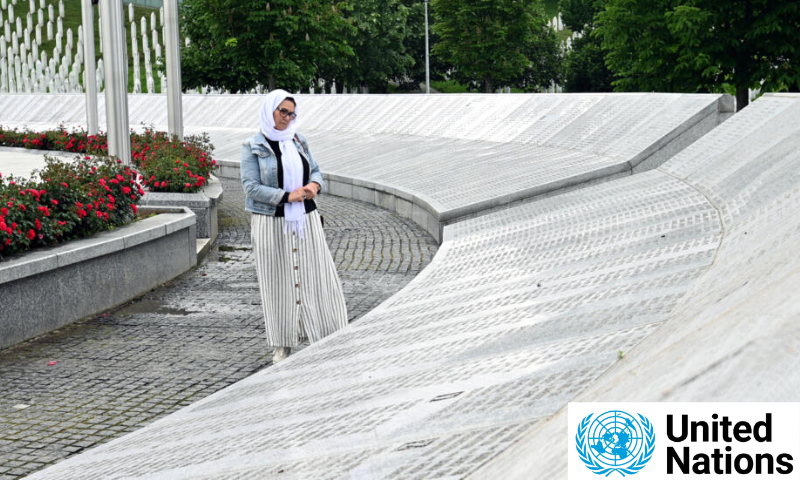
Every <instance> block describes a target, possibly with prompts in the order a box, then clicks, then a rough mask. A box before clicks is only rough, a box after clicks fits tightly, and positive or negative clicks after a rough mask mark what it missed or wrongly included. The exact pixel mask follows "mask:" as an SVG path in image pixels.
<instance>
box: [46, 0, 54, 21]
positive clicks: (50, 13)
mask: <svg viewBox="0 0 800 480" xmlns="http://www.w3.org/2000/svg"><path fill="white" fill-rule="evenodd" d="M53 17H55V13H53V5H52V4H51V5H48V6H47V21H48V22H55V19H54V18H53Z"/></svg>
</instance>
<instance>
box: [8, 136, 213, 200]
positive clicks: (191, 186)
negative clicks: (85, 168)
mask: <svg viewBox="0 0 800 480" xmlns="http://www.w3.org/2000/svg"><path fill="white" fill-rule="evenodd" d="M0 146H8V147H23V148H29V149H38V150H58V151H65V152H76V153H83V154H90V155H98V156H101V157H102V156H105V155H107V154H108V142H107V140H106V137H105V135H104V134H102V133H101V134H99V135H88V134H87V133H86V131H85V130H81V129H79V130H76V131H74V132H68V131H67V130H66V129H64V127H63V126H59V128H57V129H55V130H46V131H44V132H36V131H32V130H27V129H25V130H19V129H16V128H14V129H5V128H3V127H2V126H0ZM213 150H214V146H213V145H212V144H211V142H210V141H209V137H208V134H206V133H204V134H202V135H189V136H187V137H185V139H184V141H183V142H181V141H179V140H178V139H177V138H176V137H170V136H169V135H168V134H167V133H166V132H156V131H155V130H154V129H153V128H152V127H150V128H146V129H145V131H144V133H141V134H139V133H135V132H132V133H131V160H132V162H133V164H134V165H136V166H137V168H139V169H140V170H141V172H142V174H143V175H144V178H143V179H142V185H144V186H147V187H149V189H150V190H151V191H161V192H196V191H198V190H200V189H201V188H203V186H204V185H205V183H206V182H207V181H208V178H209V176H210V174H211V172H212V170H213V169H214V168H216V163H217V162H216V160H214V159H213V158H211V152H212V151H213ZM89 158H90V157H89V156H86V157H85V159H86V160H89Z"/></svg>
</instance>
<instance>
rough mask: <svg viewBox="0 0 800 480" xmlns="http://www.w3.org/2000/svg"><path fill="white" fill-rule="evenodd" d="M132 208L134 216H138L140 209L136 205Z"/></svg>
mask: <svg viewBox="0 0 800 480" xmlns="http://www.w3.org/2000/svg"><path fill="white" fill-rule="evenodd" d="M131 208H133V214H134V215H136V214H137V213H138V212H139V209H138V208H136V205H131Z"/></svg>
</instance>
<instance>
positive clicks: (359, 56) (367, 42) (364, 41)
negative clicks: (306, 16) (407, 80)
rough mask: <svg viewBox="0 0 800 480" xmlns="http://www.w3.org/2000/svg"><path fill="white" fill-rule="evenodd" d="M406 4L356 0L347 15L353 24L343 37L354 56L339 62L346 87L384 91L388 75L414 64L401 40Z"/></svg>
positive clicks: (401, 73) (397, 0)
mask: <svg viewBox="0 0 800 480" xmlns="http://www.w3.org/2000/svg"><path fill="white" fill-rule="evenodd" d="M408 13H409V11H408V8H407V7H406V6H405V5H403V3H402V2H401V1H400V0H358V1H357V2H354V3H353V10H352V11H351V12H349V14H348V15H347V17H348V21H349V22H350V24H351V25H352V26H353V27H355V29H354V30H353V33H352V35H350V36H349V37H348V39H347V42H348V44H349V45H350V46H351V47H352V49H353V51H354V53H355V56H354V58H353V59H351V60H350V61H349V62H348V63H347V64H346V65H344V66H343V68H342V69H341V73H340V75H339V76H340V78H341V80H342V81H343V82H344V83H346V84H347V85H348V86H350V87H368V88H369V91H372V92H386V91H387V86H388V84H389V80H390V79H394V78H398V77H402V76H404V75H405V73H406V70H407V69H408V68H410V67H411V66H412V65H413V64H414V60H413V59H412V58H411V56H410V55H408V53H406V47H405V45H404V43H403V41H404V40H405V37H406V21H407V19H408Z"/></svg>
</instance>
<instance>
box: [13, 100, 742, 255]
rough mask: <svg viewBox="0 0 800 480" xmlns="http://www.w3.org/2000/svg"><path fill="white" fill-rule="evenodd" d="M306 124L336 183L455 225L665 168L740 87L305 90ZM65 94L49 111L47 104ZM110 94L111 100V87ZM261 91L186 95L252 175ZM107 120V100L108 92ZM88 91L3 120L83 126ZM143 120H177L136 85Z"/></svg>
mask: <svg viewBox="0 0 800 480" xmlns="http://www.w3.org/2000/svg"><path fill="white" fill-rule="evenodd" d="M297 97H298V99H297V101H298V102H299V106H298V114H299V115H300V116H299V119H300V120H299V121H300V122H301V125H300V129H301V131H303V132H305V133H306V135H307V137H308V138H309V141H310V143H311V147H312V152H313V153H314V155H315V157H316V158H317V159H318V161H319V162H320V164H321V165H322V169H323V172H324V173H325V174H326V175H327V179H328V185H329V188H330V190H329V191H330V192H331V193H334V194H336V195H340V196H345V197H348V198H355V199H358V200H362V201H366V202H369V203H373V204H376V205H379V206H382V207H384V208H387V209H390V210H393V211H395V212H398V213H400V214H401V215H403V216H404V217H406V218H411V219H413V220H414V221H415V222H416V223H417V224H419V225H420V226H422V227H423V228H425V229H426V230H427V231H428V232H429V233H431V234H432V235H433V236H434V238H436V239H437V240H439V241H441V239H442V229H443V227H444V226H445V225H449V224H452V223H455V222H458V221H460V220H464V219H466V218H470V217H474V216H477V215H480V214H483V213H485V212H487V211H491V210H492V209H495V208H497V207H503V206H507V205H510V204H513V203H517V202H524V201H529V200H531V199H538V198H543V197H546V196H549V195H555V194H561V193H564V192H567V191H570V190H572V189H576V188H582V187H585V186H588V185H591V184H594V183H598V182H603V181H608V180H611V179H614V178H618V177H621V176H626V175H631V174H632V173H634V172H638V171H644V170H648V169H651V168H654V167H656V166H658V165H659V164H661V163H662V162H664V161H665V160H666V159H667V158H669V157H671V156H673V155H674V154H676V153H678V152H679V151H681V150H682V149H683V148H685V147H686V146H687V145H690V144H691V143H692V142H693V141H695V140H696V139H697V138H699V137H701V136H702V135H704V134H705V133H706V132H708V131H709V130H711V129H712V128H714V127H715V126H717V125H718V124H720V123H721V122H722V121H724V120H725V119H726V118H728V117H729V116H730V115H731V114H732V112H733V101H732V98H731V97H730V96H727V95H692V94H662V93H625V94H568V95H567V94H514V95H484V94H458V95H298V96H297ZM54 99H55V101H57V102H58V105H56V106H55V108H52V109H50V110H48V109H47V108H45V107H43V106H42V104H52V103H54ZM101 100H102V99H101ZM262 101H263V98H262V97H261V96H257V95H185V96H184V100H183V107H184V125H185V131H186V133H187V134H200V133H202V132H208V133H209V134H210V137H211V139H212V142H213V143H214V145H215V147H216V148H217V150H216V153H215V157H216V158H217V159H220V160H223V162H222V164H223V168H222V171H221V172H220V173H221V176H223V177H234V178H238V175H239V173H238V162H239V159H240V157H241V143H242V142H243V141H244V140H246V139H247V138H248V137H249V136H251V135H253V134H254V133H255V132H256V131H257V129H258V117H259V108H260V105H261V102H262ZM99 108H100V110H99V111H100V120H99V121H100V123H101V125H102V124H103V123H104V108H105V107H104V104H103V102H102V101H101V102H100V107H99ZM83 109H84V106H83V96H82V95H59V96H53V95H16V96H15V95H10V96H4V98H0V112H3V113H0V125H10V126H23V125H27V126H28V127H31V128H41V127H45V126H50V127H53V126H55V125H57V124H58V123H60V122H61V123H64V124H65V125H68V126H75V125H81V124H83V123H84V122H85V120H84V116H83V115H84V114H83V112H84V110H83ZM129 113H130V124H131V126H132V127H134V128H141V126H142V125H155V126H157V127H159V128H166V127H165V126H166V124H167V117H166V114H167V108H166V97H164V96H160V95H131V96H129Z"/></svg>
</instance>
